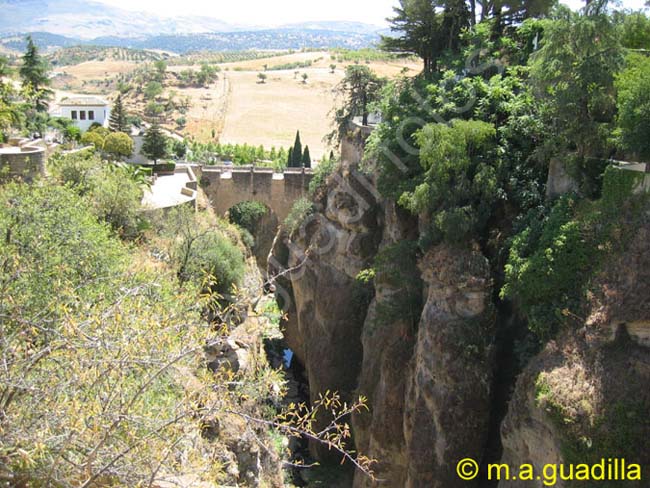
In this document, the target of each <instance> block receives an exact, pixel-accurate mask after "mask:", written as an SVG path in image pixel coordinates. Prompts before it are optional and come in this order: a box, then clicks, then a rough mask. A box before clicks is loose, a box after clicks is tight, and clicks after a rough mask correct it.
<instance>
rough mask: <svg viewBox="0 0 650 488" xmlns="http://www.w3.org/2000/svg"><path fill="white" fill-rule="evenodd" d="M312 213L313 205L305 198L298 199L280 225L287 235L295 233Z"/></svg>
mask: <svg viewBox="0 0 650 488" xmlns="http://www.w3.org/2000/svg"><path fill="white" fill-rule="evenodd" d="M313 213H314V204H313V203H312V202H311V201H309V200H308V199H306V198H299V199H298V200H296V201H295V202H294V203H293V206H292V207H291V211H290V212H289V215H287V218H286V219H284V222H283V223H282V225H283V226H284V228H285V230H286V231H287V232H288V233H289V234H293V233H294V232H296V231H297V230H298V229H299V228H300V226H301V225H302V224H303V222H304V221H305V220H306V219H307V217H309V216H310V215H312V214H313Z"/></svg>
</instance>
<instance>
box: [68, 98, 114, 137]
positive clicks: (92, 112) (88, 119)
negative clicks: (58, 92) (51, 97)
mask: <svg viewBox="0 0 650 488" xmlns="http://www.w3.org/2000/svg"><path fill="white" fill-rule="evenodd" d="M58 115H60V116H61V117H65V118H66V119H70V120H72V121H73V122H74V124H75V125H76V126H77V127H79V128H80V129H81V130H82V131H86V130H88V128H89V127H90V126H91V125H92V124H94V123H95V122H97V123H98V124H100V125H102V126H104V127H108V119H109V117H110V116H111V106H110V105H109V104H108V102H107V101H106V100H102V99H101V98H97V97H89V96H79V97H70V98H64V99H63V100H61V101H60V102H59V114H58Z"/></svg>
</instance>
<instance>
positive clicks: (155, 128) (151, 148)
mask: <svg viewBox="0 0 650 488" xmlns="http://www.w3.org/2000/svg"><path fill="white" fill-rule="evenodd" d="M141 152H142V154H144V155H145V156H147V157H148V158H150V159H153V162H154V166H156V165H157V164H158V160H159V159H162V158H164V157H165V156H166V155H167V137H165V135H164V134H163V133H162V131H161V130H160V126H159V125H158V124H157V123H155V122H154V123H153V124H151V127H149V130H147V132H146V133H145V135H144V140H143V142H142V151H141Z"/></svg>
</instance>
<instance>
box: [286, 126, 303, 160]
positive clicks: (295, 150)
mask: <svg viewBox="0 0 650 488" xmlns="http://www.w3.org/2000/svg"><path fill="white" fill-rule="evenodd" d="M301 166H302V142H301V141H300V131H297V132H296V140H295V141H294V143H293V146H292V147H291V161H290V162H289V167H290V168H300V167H301Z"/></svg>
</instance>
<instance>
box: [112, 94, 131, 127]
mask: <svg viewBox="0 0 650 488" xmlns="http://www.w3.org/2000/svg"><path fill="white" fill-rule="evenodd" d="M108 127H109V129H111V130H112V131H113V132H126V131H127V129H128V123H127V121H126V113H125V112H124V105H123V104H122V95H121V94H120V95H118V96H117V98H116V99H115V103H114V104H113V110H112V111H111V116H110V118H109V121H108Z"/></svg>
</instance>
